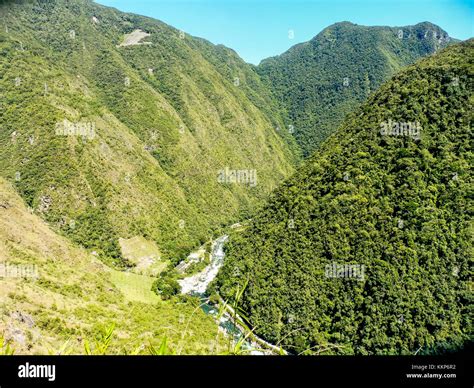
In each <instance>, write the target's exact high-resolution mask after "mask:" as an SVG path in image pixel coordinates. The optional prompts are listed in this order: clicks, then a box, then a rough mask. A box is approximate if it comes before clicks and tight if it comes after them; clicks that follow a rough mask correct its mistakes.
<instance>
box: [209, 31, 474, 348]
mask: <svg viewBox="0 0 474 388" xmlns="http://www.w3.org/2000/svg"><path fill="white" fill-rule="evenodd" d="M320 39H322V36H321V38H320ZM473 58H474V40H472V39H471V40H469V41H467V42H463V43H460V44H456V45H452V46H450V47H448V48H446V49H444V50H442V51H440V52H439V53H437V54H435V55H434V56H432V57H429V58H426V59H422V60H420V61H419V62H417V63H416V64H414V65H411V66H409V67H408V68H406V69H405V70H403V71H402V72H401V73H399V74H398V75H396V76H395V77H394V78H392V79H391V80H390V81H389V82H387V83H384V84H383V85H382V86H381V87H380V89H379V90H378V91H377V92H376V93H375V94H373V95H372V96H371V97H369V100H368V101H367V103H365V104H363V105H362V106H361V107H360V108H359V109H357V110H356V111H355V112H354V113H352V114H350V115H349V116H348V117H347V118H346V119H345V120H344V122H343V124H342V125H341V126H340V127H339V129H338V130H337V131H336V132H335V133H334V134H333V135H332V136H331V137H330V138H329V139H328V140H327V141H326V142H325V143H323V145H322V146H321V148H320V150H318V151H317V152H316V153H315V154H314V155H313V156H312V157H311V158H310V159H309V160H308V161H307V163H306V164H305V165H304V166H303V167H302V168H301V169H299V171H298V172H297V173H296V174H295V175H294V176H293V177H292V178H290V179H288V180H287V181H286V182H285V183H284V184H283V185H281V186H280V187H279V188H278V189H277V190H276V191H275V192H274V193H273V194H272V196H271V198H270V200H269V201H268V203H267V204H266V205H265V206H264V207H263V209H261V210H260V211H259V213H258V215H257V216H255V217H254V218H253V220H252V221H251V223H250V224H249V226H248V227H247V229H246V230H245V231H243V232H241V233H234V234H233V235H231V239H230V243H229V245H228V247H227V256H226V262H225V265H224V267H223V269H222V271H221V272H220V274H219V277H218V281H217V284H216V286H217V287H218V289H219V290H220V293H221V294H222V295H223V296H224V297H227V298H230V297H231V296H232V295H234V294H235V291H236V289H237V288H238V287H241V286H242V285H243V284H244V282H246V281H248V285H247V287H246V289H245V292H244V293H243V296H242V299H241V303H242V306H241V307H242V309H243V310H244V311H245V313H246V315H247V317H248V319H249V321H250V323H251V325H252V326H253V327H254V328H255V330H256V333H257V334H258V335H260V336H262V337H263V338H265V339H267V340H268V341H270V342H272V343H281V344H282V345H283V347H284V348H285V349H288V350H289V351H292V352H294V353H301V352H306V353H310V354H414V353H417V354H427V353H436V352H441V351H446V350H449V349H459V348H460V347H462V345H463V344H464V343H465V342H466V341H468V339H469V338H471V339H472V327H473V325H472V286H473V282H472V257H473V255H472V198H473V191H472V188H473V175H472V166H473V162H474V160H473V153H472V128H471V122H472V119H473V111H474V110H473V103H474V100H473V94H472V91H473V87H474V63H473ZM341 74H342V73H341Z"/></svg>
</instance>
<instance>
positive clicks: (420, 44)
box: [257, 22, 455, 157]
mask: <svg viewBox="0 0 474 388" xmlns="http://www.w3.org/2000/svg"><path fill="white" fill-rule="evenodd" d="M454 41H455V40H453V39H451V38H450V37H449V36H448V34H447V33H446V32H445V31H443V30H442V29H441V28H439V27H438V26H435V25H433V24H431V23H427V22H425V23H419V24H417V25H415V26H405V27H366V26H359V25H356V24H353V23H349V22H342V23H336V24H334V25H332V26H329V27H327V28H325V29H324V30H323V31H321V32H320V33H319V34H318V35H317V36H316V37H314V38H313V39H311V40H310V41H309V42H306V43H301V44H298V45H296V46H293V47H292V48H290V49H289V50H288V51H287V52H285V53H283V54H282V55H280V56H277V57H273V58H268V59H265V60H263V61H262V62H261V63H260V65H259V66H258V68H257V71H258V73H259V74H260V75H261V76H262V79H263V81H264V82H265V83H266V84H267V85H268V87H269V88H271V90H272V92H273V93H274V95H275V98H276V100H277V101H278V102H279V106H280V109H281V111H282V112H283V113H282V114H283V115H284V117H285V118H286V120H287V126H288V127H290V126H291V129H292V133H293V135H294V137H295V139H296V141H297V142H298V144H299V146H300V147H301V149H302V151H303V154H304V155H305V156H306V157H307V156H310V155H311V153H312V152H314V151H315V150H316V149H317V148H318V146H319V145H320V144H321V142H323V141H324V140H325V139H326V138H327V137H328V136H329V135H330V134H331V133H332V132H333V131H334V130H336V128H337V127H338V126H339V125H340V124H341V123H342V121H343V119H344V117H345V115H346V114H348V113H350V112H351V111H353V110H354V109H355V108H356V107H357V106H358V105H360V104H361V103H362V102H364V101H366V99H367V98H368V96H369V95H370V94H371V93H372V92H374V91H375V90H376V89H377V88H378V87H379V86H380V84H381V83H382V82H384V81H386V80H387V79H389V78H390V77H391V76H392V75H393V74H395V73H396V72H397V71H399V70H400V69H401V68H402V67H404V66H406V65H408V64H411V63H413V62H414V61H415V60H416V59H418V58H420V57H422V56H426V55H430V54H432V53H434V52H436V50H438V49H440V48H443V47H445V46H446V45H448V44H450V43H452V42H454Z"/></svg>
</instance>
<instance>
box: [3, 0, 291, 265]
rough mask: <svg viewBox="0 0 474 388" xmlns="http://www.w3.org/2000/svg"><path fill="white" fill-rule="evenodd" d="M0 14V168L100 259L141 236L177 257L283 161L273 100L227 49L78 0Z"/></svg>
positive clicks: (287, 153)
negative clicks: (122, 244)
mask: <svg viewBox="0 0 474 388" xmlns="http://www.w3.org/2000/svg"><path fill="white" fill-rule="evenodd" d="M0 15H1V16H0V17H1V20H2V29H1V32H0V53H1V58H2V59H1V61H0V101H1V116H0V128H1V131H0V171H1V176H3V177H4V178H6V179H7V180H9V181H10V182H13V183H14V184H15V186H16V188H17V189H18V191H19V193H20V194H21V196H22V197H23V198H24V199H25V201H26V204H27V206H29V207H31V208H32V209H34V211H35V212H36V213H37V214H38V215H40V216H41V217H42V218H43V219H44V220H46V221H47V222H48V223H49V225H50V226H51V227H53V228H54V229H55V230H56V231H58V232H60V233H61V234H64V235H66V236H68V237H70V238H71V239H72V240H74V241H75V242H77V243H79V244H80V245H82V246H83V247H85V248H87V249H88V250H89V251H95V252H96V253H97V254H98V255H100V256H101V257H102V258H103V259H104V260H106V261H114V262H116V263H118V264H123V263H124V262H126V260H125V259H124V258H123V252H122V249H121V247H120V244H119V241H121V239H122V240H127V241H128V240H130V239H144V240H146V241H148V242H154V243H156V244H157V247H158V250H159V255H160V257H161V258H162V259H163V260H168V259H171V260H173V261H175V262H176V261H177V260H178V258H179V257H181V258H182V257H183V256H184V255H185V254H187V253H189V251H190V250H191V249H192V248H194V247H196V246H199V245H200V244H201V243H203V242H204V241H207V240H208V239H209V238H210V237H211V235H212V234H213V233H214V232H215V231H216V229H218V228H220V227H221V226H224V225H228V224H230V223H233V222H236V221H237V220H239V219H242V218H245V217H248V215H249V214H250V213H251V212H252V210H253V209H254V208H255V206H256V205H257V204H259V203H261V202H262V200H263V198H265V197H266V196H267V194H268V193H269V192H270V191H271V190H272V189H273V188H274V187H276V185H277V183H278V182H280V181H281V180H282V179H283V178H285V177H287V176H289V174H290V173H291V172H292V171H293V165H294V163H295V161H296V160H297V157H296V156H295V155H296V154H297V147H296V146H295V143H294V140H293V138H292V137H291V136H290V135H289V134H286V133H279V132H277V131H275V127H276V126H278V125H280V126H282V125H283V123H282V122H280V121H279V120H280V119H279V118H278V117H279V116H278V113H276V112H277V108H276V105H275V102H274V99H273V97H272V96H271V94H270V93H269V92H268V91H267V89H266V87H265V86H264V85H263V83H262V82H261V81H260V78H259V76H258V74H257V73H256V71H255V69H254V68H253V67H251V66H249V65H247V64H246V63H245V62H243V61H242V60H241V59H240V58H239V57H238V56H237V55H236V54H235V53H234V52H233V51H232V50H230V49H227V48H225V47H222V46H214V45H212V44H210V43H209V42H207V41H204V40H203V39H198V38H194V37H192V36H189V35H187V34H185V33H183V32H180V31H178V30H176V29H174V28H172V27H170V26H168V25H166V24H164V23H162V22H159V21H157V20H154V19H151V18H147V17H142V16H138V15H133V14H127V13H123V12H119V11H117V10H115V9H112V8H107V7H103V6H100V5H97V4H95V3H93V2H92V1H88V0H77V1H66V0H54V1H47V2H43V1H18V2H6V3H5V2H3V3H2V4H1V6H0ZM134 241H135V240H134Z"/></svg>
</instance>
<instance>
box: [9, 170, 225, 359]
mask: <svg viewBox="0 0 474 388" xmlns="http://www.w3.org/2000/svg"><path fill="white" fill-rule="evenodd" d="M0 279H1V281H0V300H1V305H0V306H1V309H0V353H1V354H3V353H2V352H3V351H5V348H4V346H3V345H4V344H3V342H2V340H5V341H7V342H8V343H9V344H10V346H11V347H12V348H13V349H14V352H15V354H35V355H45V354H71V353H72V354H84V353H85V345H86V343H87V344H89V348H90V350H91V352H92V353H93V354H102V352H105V353H107V354H131V353H134V354H135V353H136V354H150V349H151V348H155V349H159V348H160V346H161V345H162V344H163V343H164V340H166V341H167V344H166V346H165V347H166V349H167V350H166V352H167V353H172V354H209V353H214V352H215V353H220V352H223V351H224V350H225V349H226V347H225V342H224V338H223V336H221V335H217V331H218V330H217V326H216V324H215V322H214V320H213V319H212V318H211V317H209V316H206V315H205V314H204V313H203V312H202V311H200V309H199V308H197V306H196V302H195V301H192V300H191V299H189V298H188V299H183V300H181V303H179V304H177V303H171V302H168V301H162V300H160V298H159V297H158V296H157V295H155V294H154V293H153V292H152V291H151V290H150V288H151V283H152V281H153V280H152V279H151V278H147V277H145V276H139V275H135V274H133V273H123V272H119V271H116V270H112V269H110V268H109V267H107V266H106V265H104V264H103V263H102V262H101V261H100V260H98V259H97V257H94V256H93V255H91V254H90V253H89V252H87V251H86V250H84V249H81V248H78V247H77V246H75V245H74V244H71V242H70V241H68V240H67V239H66V238H64V237H61V236H58V235H57V234H56V233H55V232H54V231H52V230H51V228H50V227H49V226H48V225H47V224H46V223H45V222H44V221H43V220H41V219H40V218H39V217H38V215H36V214H32V213H31V212H30V211H28V209H27V207H26V205H25V203H24V201H23V200H22V199H21V198H20V197H19V196H18V194H17V193H16V190H15V189H14V187H13V185H12V184H10V183H8V182H6V181H5V180H4V179H3V178H0ZM113 325H115V330H114V332H113V334H112V337H111V339H110V343H109V344H108V346H107V347H106V348H104V345H105V342H104V341H103V340H102V339H103V336H104V332H105V331H106V330H107V329H108V330H110V328H112V327H113ZM96 339H97V342H96ZM211 344H212V348H211V347H210V345H211ZM98 345H99V346H98Z"/></svg>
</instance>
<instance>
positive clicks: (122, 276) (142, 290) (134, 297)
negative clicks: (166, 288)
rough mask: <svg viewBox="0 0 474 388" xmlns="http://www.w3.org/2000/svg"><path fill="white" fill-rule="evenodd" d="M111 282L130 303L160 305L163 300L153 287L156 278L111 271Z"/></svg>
mask: <svg viewBox="0 0 474 388" xmlns="http://www.w3.org/2000/svg"><path fill="white" fill-rule="evenodd" d="M110 275H111V277H110V280H111V281H112V283H113V284H114V285H115V286H116V287H117V288H118V289H119V290H120V291H121V292H122V293H123V295H124V297H125V299H126V300H128V301H130V302H143V303H160V302H161V299H160V297H159V296H158V295H156V294H155V293H154V292H153V291H151V285H152V284H153V281H154V280H155V278H153V277H150V276H144V275H137V274H134V273H131V272H121V271H117V270H114V269H111V270H110Z"/></svg>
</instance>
